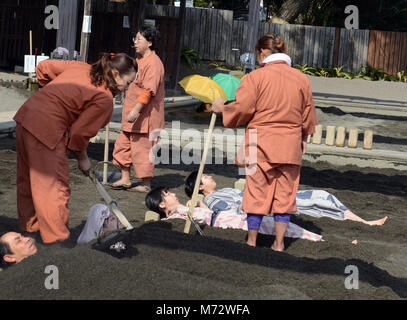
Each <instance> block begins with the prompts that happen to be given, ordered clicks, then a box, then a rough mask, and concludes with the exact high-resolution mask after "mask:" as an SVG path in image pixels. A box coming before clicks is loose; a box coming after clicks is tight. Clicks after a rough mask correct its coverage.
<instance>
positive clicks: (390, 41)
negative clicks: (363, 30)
mask: <svg viewBox="0 0 407 320" xmlns="http://www.w3.org/2000/svg"><path fill="white" fill-rule="evenodd" d="M367 64H368V65H370V66H373V67H375V68H380V69H382V70H385V71H386V72H388V73H390V74H396V73H397V72H398V71H402V70H404V71H406V72H407V32H390V31H376V30H372V31H370V40H369V50H368V55H367Z"/></svg>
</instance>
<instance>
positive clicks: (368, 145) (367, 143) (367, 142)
mask: <svg viewBox="0 0 407 320" xmlns="http://www.w3.org/2000/svg"><path fill="white" fill-rule="evenodd" d="M372 147H373V130H370V129H367V130H365V134H364V137H363V149H367V150H372Z"/></svg>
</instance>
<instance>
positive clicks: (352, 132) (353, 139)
mask: <svg viewBox="0 0 407 320" xmlns="http://www.w3.org/2000/svg"><path fill="white" fill-rule="evenodd" d="M357 146H358V128H350V129H349V139H348V147H349V148H357Z"/></svg>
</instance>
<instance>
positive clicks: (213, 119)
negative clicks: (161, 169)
mask: <svg viewBox="0 0 407 320" xmlns="http://www.w3.org/2000/svg"><path fill="white" fill-rule="evenodd" d="M215 122H216V113H214V112H213V113H212V117H211V122H210V124H209V130H208V137H207V138H206V141H205V146H204V150H203V154H202V160H201V163H200V165H199V170H198V175H197V177H196V181H195V186H194V191H193V192H192V197H191V202H190V205H189V210H188V217H189V220H187V221H186V222H185V227H184V233H189V229H190V228H191V222H192V223H193V224H194V225H195V227H196V228H197V230H198V232H199V234H200V235H201V236H202V235H203V233H202V231H201V229H200V228H199V226H198V225H197V223H196V222H195V221H194V219H193V218H192V217H193V212H194V208H195V206H196V202H197V199H198V192H199V186H200V185H201V177H202V173H203V169H204V166H205V161H206V156H207V154H208V149H209V145H210V143H211V140H212V132H213V128H214V127H215ZM198 228H199V229H198Z"/></svg>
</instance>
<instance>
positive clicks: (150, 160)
mask: <svg viewBox="0 0 407 320" xmlns="http://www.w3.org/2000/svg"><path fill="white" fill-rule="evenodd" d="M149 136H150V134H149V133H136V132H126V131H122V132H120V135H119V137H118V138H117V140H116V142H115V144H114V150H113V161H112V162H113V164H114V165H116V166H120V167H124V168H130V166H131V165H133V169H134V174H135V176H136V177H137V178H139V179H142V178H151V177H154V149H153V148H154V146H155V145H156V144H157V142H158V140H155V141H151V140H150V139H149Z"/></svg>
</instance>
